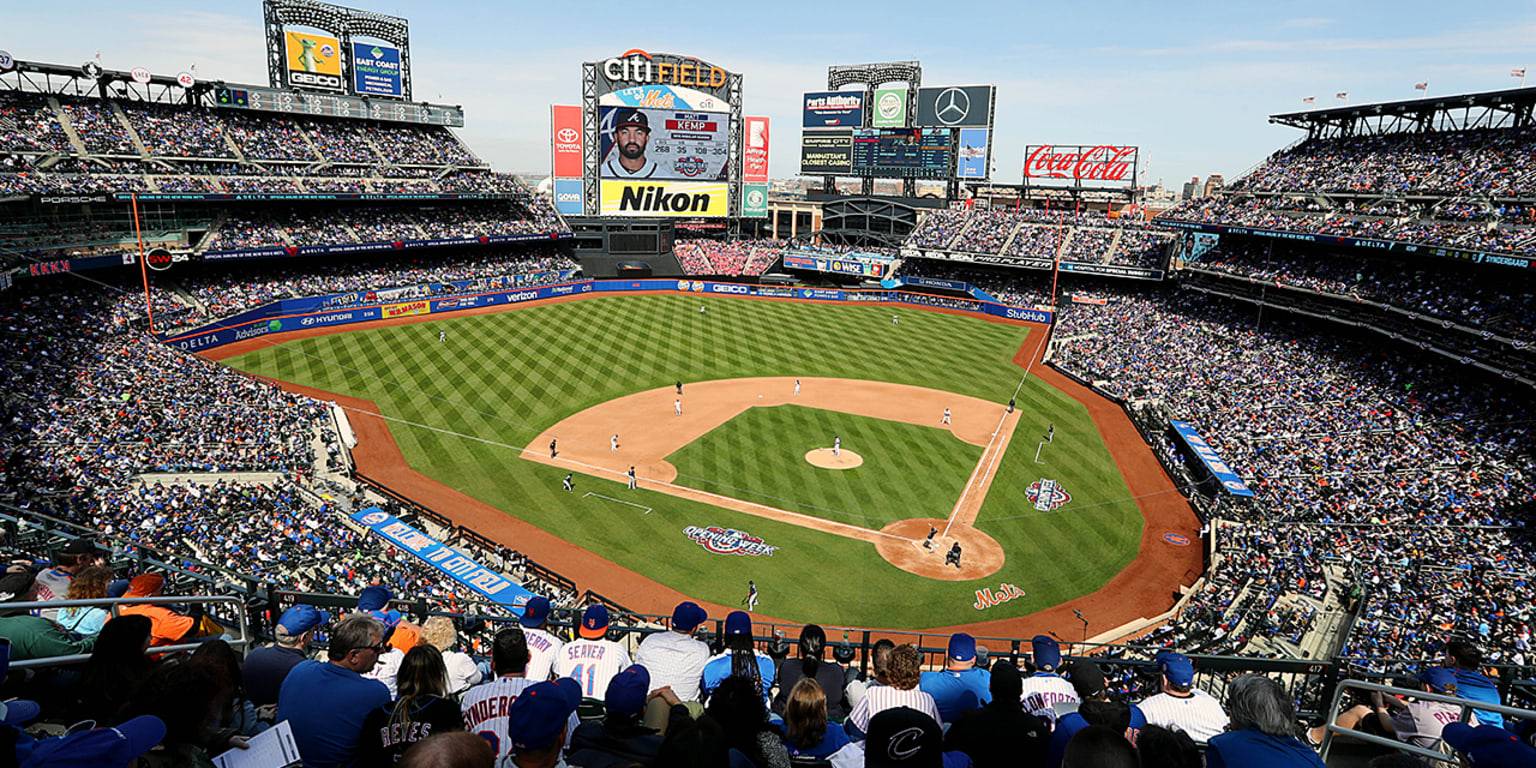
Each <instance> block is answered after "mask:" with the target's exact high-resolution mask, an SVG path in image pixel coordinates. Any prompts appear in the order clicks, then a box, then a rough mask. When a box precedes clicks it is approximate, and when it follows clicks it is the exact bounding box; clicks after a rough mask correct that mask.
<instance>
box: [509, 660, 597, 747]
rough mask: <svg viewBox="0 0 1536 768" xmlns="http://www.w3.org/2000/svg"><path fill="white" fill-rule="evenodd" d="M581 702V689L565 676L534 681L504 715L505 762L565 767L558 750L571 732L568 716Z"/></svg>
mask: <svg viewBox="0 0 1536 768" xmlns="http://www.w3.org/2000/svg"><path fill="white" fill-rule="evenodd" d="M580 704H581V688H580V687H578V686H577V685H576V681H575V680H572V679H571V678H568V677H565V678H561V679H559V680H555V681H553V682H543V683H535V684H534V685H532V686H530V687H529V688H528V690H526V691H523V694H522V695H521V696H518V697H517V701H514V702H512V710H511V712H509V713H508V718H507V741H508V742H509V744H510V746H511V750H512V751H511V756H510V757H509V758H508V759H507V761H506V763H505V765H509V766H515V768H566V762H565V760H564V759H562V758H561V754H560V750H561V747H563V746H564V745H565V741H566V737H567V736H568V735H569V731H570V720H571V716H572V715H573V714H575V713H576V707H578V706H580Z"/></svg>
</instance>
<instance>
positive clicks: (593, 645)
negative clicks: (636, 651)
mask: <svg viewBox="0 0 1536 768" xmlns="http://www.w3.org/2000/svg"><path fill="white" fill-rule="evenodd" d="M628 666H629V653H628V652H626V651H625V650H624V646H622V645H619V644H618V643H615V642H614V641H612V640H588V639H586V638H581V639H579V640H572V641H571V642H569V643H566V644H565V647H564V648H561V649H560V653H559V654H557V655H556V656H555V676H556V677H569V678H573V679H575V680H576V682H577V683H579V684H580V685H581V695H582V696H586V697H588V698H595V699H601V698H603V696H604V695H606V694H607V693H608V681H609V680H612V679H613V676H614V675H617V674H618V673H620V672H623V671H624V670H625V668H627V667H628Z"/></svg>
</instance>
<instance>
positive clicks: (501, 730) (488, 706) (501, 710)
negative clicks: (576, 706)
mask: <svg viewBox="0 0 1536 768" xmlns="http://www.w3.org/2000/svg"><path fill="white" fill-rule="evenodd" d="M527 669H528V640H527V636H526V634H525V632H524V630H523V629H522V628H521V627H515V626H514V627H507V628H505V629H502V630H501V631H499V632H497V633H496V638H495V639H494V640H492V641H491V671H492V672H494V673H495V674H496V677H495V679H493V680H491V681H490V682H486V683H481V684H480V685H477V686H475V687H473V688H470V689H469V690H468V691H465V692H464V698H463V700H462V701H460V702H459V712H460V714H462V715H463V717H464V730H466V731H469V732H470V733H474V734H477V735H479V736H481V737H483V738H484V739H485V740H486V741H487V742H489V743H490V745H491V749H493V750H495V752H496V761H497V765H501V764H503V762H504V761H505V760H506V758H507V756H508V755H509V754H511V752H512V742H511V741H509V740H508V739H507V718H508V716H509V714H510V713H511V711H512V703H513V702H515V701H517V697H518V696H520V695H522V693H523V691H525V690H527V689H528V688H529V687H531V686H532V685H533V684H534V683H537V682H539V681H538V680H534V679H532V678H529V677H528V676H527V675H526V674H525V672H526V671H527ZM577 722H578V721H577V719H576V713H575V712H572V713H571V716H570V721H569V723H568V724H567V725H568V728H569V730H571V731H572V732H574V731H575V730H576V725H577Z"/></svg>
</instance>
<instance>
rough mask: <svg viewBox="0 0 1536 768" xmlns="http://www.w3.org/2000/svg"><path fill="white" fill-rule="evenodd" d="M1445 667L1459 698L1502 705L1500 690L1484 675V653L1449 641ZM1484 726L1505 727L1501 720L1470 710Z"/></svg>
mask: <svg viewBox="0 0 1536 768" xmlns="http://www.w3.org/2000/svg"><path fill="white" fill-rule="evenodd" d="M1445 660H1446V666H1448V667H1451V668H1452V669H1454V670H1455V671H1456V686H1457V690H1458V691H1460V694H1459V695H1460V696H1461V697H1462V698H1467V699H1471V700H1473V701H1481V702H1484V703H1487V704H1503V703H1504V702H1503V700H1501V699H1500V698H1499V686H1498V684H1497V683H1495V682H1493V680H1492V679H1490V678H1489V677H1488V676H1487V675H1485V674H1483V669H1482V667H1483V652H1482V651H1481V650H1478V647H1477V646H1475V645H1473V644H1471V643H1469V642H1466V641H1464V640H1452V641H1451V642H1449V643H1446V644H1445ZM1472 714H1475V715H1477V719H1478V721H1479V722H1481V723H1482V724H1483V725H1492V726H1494V727H1497V728H1503V727H1504V716H1503V715H1501V714H1499V713H1497V712H1490V711H1487V710H1482V709H1475V710H1472Z"/></svg>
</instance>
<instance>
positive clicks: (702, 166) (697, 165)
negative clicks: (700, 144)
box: [672, 157, 709, 179]
mask: <svg viewBox="0 0 1536 768" xmlns="http://www.w3.org/2000/svg"><path fill="white" fill-rule="evenodd" d="M672 168H673V169H674V170H676V171H677V172H678V173H681V174H682V175H684V176H687V177H688V178H690V179H691V178H693V177H695V176H698V175H699V174H701V173H703V172H705V171H707V170H709V164H708V163H706V162H704V158H702V157H679V158H678V159H677V161H676V162H674V163H672Z"/></svg>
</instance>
